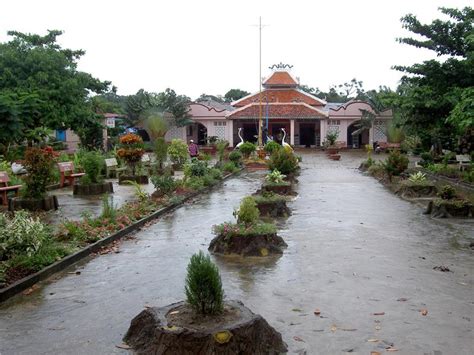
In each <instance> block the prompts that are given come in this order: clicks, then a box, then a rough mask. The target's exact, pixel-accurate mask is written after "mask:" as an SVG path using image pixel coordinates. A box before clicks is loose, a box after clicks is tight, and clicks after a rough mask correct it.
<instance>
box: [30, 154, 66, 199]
mask: <svg viewBox="0 0 474 355" xmlns="http://www.w3.org/2000/svg"><path fill="white" fill-rule="evenodd" d="M57 156H58V154H57V153H56V152H55V151H54V150H53V148H51V147H49V146H46V147H44V148H37V147H32V148H28V149H27V150H26V152H25V160H24V161H23V166H24V167H25V168H26V171H27V172H28V175H27V176H26V177H25V183H26V190H25V192H24V195H25V197H28V198H34V199H39V198H43V197H44V196H45V195H46V188H47V186H48V184H50V183H51V182H52V180H53V168H54V164H55V162H56V158H57Z"/></svg>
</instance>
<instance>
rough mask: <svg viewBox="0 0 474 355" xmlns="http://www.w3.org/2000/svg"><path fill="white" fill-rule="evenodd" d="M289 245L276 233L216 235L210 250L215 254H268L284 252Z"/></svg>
mask: <svg viewBox="0 0 474 355" xmlns="http://www.w3.org/2000/svg"><path fill="white" fill-rule="evenodd" d="M287 246H288V245H287V244H286V243H285V241H284V240H283V238H282V237H280V236H278V235H276V234H260V235H244V236H232V237H228V236H225V235H218V236H216V237H215V238H214V239H213V240H212V241H211V243H210V244H209V248H208V250H209V251H210V252H211V253H213V254H221V255H240V256H268V255H275V254H276V255H279V254H283V248H286V247H287Z"/></svg>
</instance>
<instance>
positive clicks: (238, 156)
mask: <svg viewBox="0 0 474 355" xmlns="http://www.w3.org/2000/svg"><path fill="white" fill-rule="evenodd" d="M229 160H230V161H231V162H232V163H234V165H235V166H239V165H240V163H241V162H242V153H241V152H240V151H238V150H233V151H232V152H230V153H229Z"/></svg>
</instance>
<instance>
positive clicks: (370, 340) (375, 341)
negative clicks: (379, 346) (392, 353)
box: [367, 339, 380, 343]
mask: <svg viewBox="0 0 474 355" xmlns="http://www.w3.org/2000/svg"><path fill="white" fill-rule="evenodd" d="M367 341H368V342H369V343H378V342H379V341H380V340H378V339H369V340H367Z"/></svg>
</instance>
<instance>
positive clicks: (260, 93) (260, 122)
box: [258, 16, 263, 147]
mask: <svg viewBox="0 0 474 355" xmlns="http://www.w3.org/2000/svg"><path fill="white" fill-rule="evenodd" d="M258 29H259V44H258V49H259V71H258V88H259V95H258V97H259V105H258V106H259V115H258V146H259V147H262V146H263V144H262V16H260V17H259V23H258Z"/></svg>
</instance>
